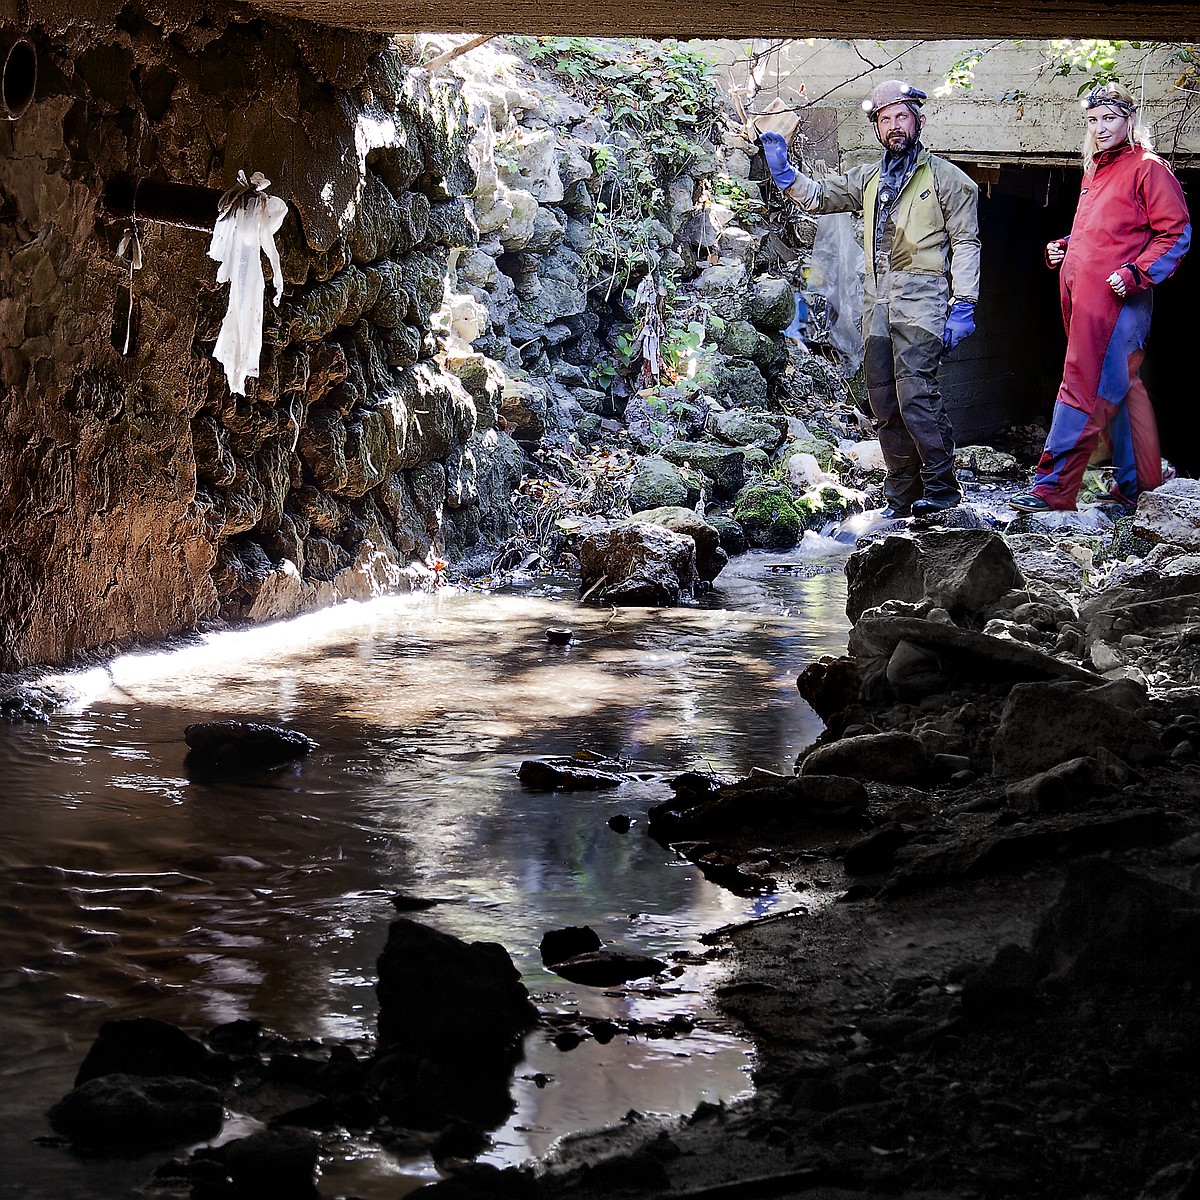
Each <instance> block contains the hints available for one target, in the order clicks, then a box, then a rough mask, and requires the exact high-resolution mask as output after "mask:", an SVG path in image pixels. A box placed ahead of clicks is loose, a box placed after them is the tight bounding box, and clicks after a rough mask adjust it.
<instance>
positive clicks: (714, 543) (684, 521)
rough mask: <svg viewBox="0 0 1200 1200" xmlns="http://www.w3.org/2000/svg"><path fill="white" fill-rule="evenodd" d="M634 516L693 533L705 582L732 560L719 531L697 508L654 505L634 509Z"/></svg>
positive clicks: (641, 521)
mask: <svg viewBox="0 0 1200 1200" xmlns="http://www.w3.org/2000/svg"><path fill="white" fill-rule="evenodd" d="M631 519H632V520H633V521H635V522H639V523H644V524H647V525H660V526H662V528H663V529H670V530H671V531H672V532H673V533H681V534H683V535H684V536H686V537H690V538H691V539H692V541H693V542H695V543H696V573H697V574H698V575H699V576H700V578H701V579H702V580H704V581H706V582H711V581H712V580H713V579H716V577H717V576H718V575H719V574H720V573H721V571H722V570H723V569H724V567H725V566H726V564H727V563H728V562H729V555H728V554H726V553H725V551H724V550H722V549H721V536H720V534H719V533H718V532H717V531H716V530H715V529H714V528H713V527H712V526H711V525H709V524H708V523H707V522H706V521H705V520H704V518H703V517H702V516H700V514H699V513H697V512H696V511H695V510H694V509H690V508H679V507H666V508H651V509H647V510H645V511H644V512H638V513H634V514H633V517H632V518H631Z"/></svg>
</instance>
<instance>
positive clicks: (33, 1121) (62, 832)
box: [0, 543, 848, 1200]
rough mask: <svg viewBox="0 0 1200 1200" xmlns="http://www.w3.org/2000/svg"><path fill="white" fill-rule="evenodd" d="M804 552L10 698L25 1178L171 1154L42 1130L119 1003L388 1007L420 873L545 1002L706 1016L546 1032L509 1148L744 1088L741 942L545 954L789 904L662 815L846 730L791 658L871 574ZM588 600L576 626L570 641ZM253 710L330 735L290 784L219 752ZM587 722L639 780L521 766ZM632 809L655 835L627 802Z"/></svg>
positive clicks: (97, 677) (204, 642) (26, 1184)
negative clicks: (718, 985)
mask: <svg viewBox="0 0 1200 1200" xmlns="http://www.w3.org/2000/svg"><path fill="white" fill-rule="evenodd" d="M845 549H848V548H842V547H837V546H835V545H834V544H832V543H825V545H824V547H823V548H822V552H824V553H833V554H835V555H837V554H841V553H843V552H844V550H845ZM802 557H803V556H802V555H798V554H791V555H787V556H784V555H780V554H766V553H757V554H752V555H747V556H743V557H742V558H741V559H738V560H735V563H734V564H733V565H732V566H731V568H729V569H727V571H726V573H725V574H724V575H723V576H722V577H721V578H720V579H719V580H718V587H717V588H716V589H715V590H714V592H713V593H711V594H710V596H709V597H707V598H706V605H707V607H702V608H701V607H696V608H679V609H670V610H620V611H615V612H614V611H611V610H607V609H583V608H579V607H577V606H576V605H574V604H572V603H570V602H568V601H566V600H564V599H562V598H556V597H555V595H554V594H553V589H550V594H548V595H547V594H543V595H533V594H531V593H530V592H524V593H521V594H491V595H478V594H454V593H448V592H447V593H443V594H440V595H436V596H411V597H398V598H394V599H388V600H381V601H377V602H374V603H372V604H368V605H344V606H341V607H339V608H337V609H334V610H331V611H329V612H325V613H320V614H315V615H313V616H310V617H305V618H300V619H298V620H295V621H291V622H287V623H282V624H279V625H275V626H270V627H266V628H257V629H253V630H249V631H245V632H234V633H223V634H219V635H213V636H211V637H206V638H203V639H199V640H197V641H195V642H193V643H190V644H187V645H184V646H182V647H178V648H174V649H171V650H169V651H165V652H159V653H148V654H140V655H128V656H125V657H123V658H121V659H117V660H115V661H114V662H112V663H111V664H110V665H109V666H108V667H107V668H105V669H103V670H97V671H92V672H89V673H84V674H75V675H71V676H69V677H66V678H65V679H63V680H60V683H62V684H63V685H64V686H68V687H69V688H71V689H72V690H73V692H74V693H75V695H76V696H77V699H76V701H75V703H73V704H72V705H71V707H70V708H69V709H68V710H67V711H63V712H60V713H58V714H56V715H55V717H54V718H53V720H52V721H51V723H50V724H49V725H40V726H39V725H22V726H13V727H7V728H5V727H0V772H2V775H0V778H2V779H3V784H2V789H3V791H2V796H0V906H2V909H3V920H2V921H0V946H2V948H3V955H2V958H0V1018H2V1024H3V1030H4V1036H3V1040H2V1042H0V1079H2V1080H3V1086H2V1088H0V1122H2V1124H0V1160H2V1161H3V1162H4V1164H5V1166H4V1169H3V1171H2V1172H0V1197H14V1198H16V1197H20V1200H100V1198H109V1197H116V1196H122V1197H123V1196H126V1195H129V1194H131V1193H132V1192H133V1190H134V1189H135V1188H136V1187H137V1186H139V1185H140V1184H141V1183H143V1182H144V1181H145V1179H146V1178H147V1176H148V1175H149V1173H150V1171H151V1170H152V1169H153V1167H154V1166H155V1165H156V1164H157V1163H159V1162H162V1161H164V1160H165V1159H166V1158H168V1157H170V1154H169V1153H168V1152H160V1153H157V1154H153V1155H150V1156H148V1157H147V1158H144V1159H138V1160H128V1159H115V1160H114V1159H100V1158H95V1159H87V1158H84V1157H81V1156H79V1155H77V1154H75V1153H74V1152H72V1151H71V1150H70V1149H67V1148H64V1147H62V1146H59V1145H43V1144H39V1143H38V1142H37V1141H36V1139H38V1138H39V1137H44V1136H45V1135H47V1134H48V1133H49V1132H50V1130H49V1127H48V1125H47V1124H46V1121H45V1117H44V1113H45V1110H46V1109H47V1108H48V1107H49V1106H50V1105H51V1104H52V1103H53V1102H54V1101H56V1100H57V1099H58V1098H59V1097H61V1096H62V1095H63V1094H65V1093H66V1092H67V1091H68V1090H69V1089H70V1087H71V1083H72V1079H73V1077H74V1073H75V1071H76V1069H77V1067H78V1065H79V1063H80V1061H81V1060H82V1058H83V1055H84V1054H85V1053H86V1051H87V1048H88V1046H89V1045H90V1044H91V1042H92V1040H93V1038H94V1037H95V1034H96V1031H97V1029H98V1028H99V1026H100V1024H101V1023H102V1022H103V1021H105V1020H108V1019H111V1018H117V1017H131V1016H154V1017H159V1018H161V1019H164V1020H167V1021H171V1022H174V1023H176V1024H179V1025H181V1026H183V1027H185V1028H187V1029H189V1030H192V1031H195V1032H203V1031H204V1030H207V1029H209V1028H211V1027H212V1026H213V1025H216V1024H218V1023H220V1022H224V1021H229V1020H233V1019H236V1018H239V1017H253V1018H257V1019H259V1020H261V1021H263V1022H264V1024H266V1025H267V1026H269V1027H270V1028H272V1029H275V1030H278V1031H279V1032H281V1033H284V1034H286V1035H288V1036H292V1037H314V1038H328V1039H353V1038H360V1037H366V1036H369V1035H370V1034H371V1033H372V1032H373V1028H374V1017H375V1000H374V991H373V985H374V977H375V966H374V964H375V960H376V957H377V956H378V954H379V952H380V950H381V949H382V947H383V944H384V941H385V940H386V936H387V927H388V922H389V920H390V919H392V918H393V917H394V916H395V912H394V910H393V908H392V905H391V903H390V896H391V895H393V894H394V893H397V892H403V893H406V894H410V895H417V896H422V897H431V898H432V897H436V898H439V899H441V900H442V901H443V903H440V904H438V905H437V906H436V907H435V908H433V909H430V910H428V911H427V912H425V913H421V914H420V919H421V920H425V921H428V923H430V924H432V925H434V926H436V927H437V928H439V929H443V930H445V931H447V932H449V933H453V934H456V935H458V936H460V937H464V938H468V939H471V940H477V939H478V940H487V941H497V942H500V943H502V944H503V945H504V946H506V947H507V948H508V950H509V952H510V953H511V954H512V956H513V959H514V961H515V962H516V963H517V965H518V967H519V968H520V970H521V971H522V973H523V976H524V978H525V981H526V984H527V986H528V987H529V988H530V991H531V992H532V993H533V995H534V998H535V1000H536V1002H537V1004H538V1006H539V1008H541V1009H542V1010H543V1011H544V1012H550V1013H552V1012H581V1013H584V1014H586V1015H589V1016H597V1017H600V1016H610V1017H619V1018H625V1019H628V1018H630V1017H633V1016H637V1017H641V1018H644V1019H652V1018H656V1017H657V1018H665V1017H667V1016H670V1015H671V1014H674V1013H680V1012H682V1013H687V1014H689V1015H691V1016H693V1017H694V1018H697V1019H698V1025H697V1029H696V1031H695V1032H694V1033H693V1034H691V1035H689V1036H686V1037H678V1038H675V1039H671V1040H649V1041H644V1040H639V1039H632V1038H625V1037H618V1038H616V1039H614V1040H613V1041H612V1042H610V1043H609V1044H608V1045H606V1046H601V1045H599V1044H598V1043H596V1042H585V1043H584V1044H583V1045H581V1046H580V1047H579V1048H577V1049H576V1050H573V1051H571V1052H570V1053H564V1052H563V1051H560V1050H558V1049H556V1048H555V1046H554V1045H553V1044H552V1042H551V1041H550V1040H549V1037H548V1035H547V1033H546V1031H545V1030H535V1031H534V1032H533V1033H531V1034H530V1035H529V1037H528V1039H527V1041H526V1060H525V1062H524V1063H522V1064H521V1065H520V1066H518V1068H517V1070H516V1077H515V1080H514V1086H513V1097H514V1101H515V1103H516V1111H515V1113H514V1115H513V1117H512V1119H511V1120H510V1121H509V1123H508V1124H507V1125H506V1126H505V1127H503V1128H502V1129H500V1130H497V1131H495V1133H494V1135H493V1139H494V1145H493V1148H492V1150H491V1151H489V1152H488V1153H487V1154H486V1155H485V1156H484V1158H485V1159H487V1160H489V1161H493V1162H498V1163H503V1162H520V1161H523V1160H524V1159H526V1158H528V1157H530V1156H532V1155H535V1154H539V1153H541V1152H543V1151H544V1150H545V1149H546V1148H547V1146H549V1145H550V1143H551V1142H552V1141H553V1139H554V1138H556V1137H558V1136H561V1135H562V1134H564V1133H566V1132H569V1131H571V1130H574V1129H579V1128H583V1127H588V1126H594V1125H599V1124H603V1123H607V1122H610V1121H613V1120H616V1119H618V1118H620V1117H621V1116H622V1115H623V1114H624V1113H625V1112H627V1111H628V1110H629V1109H631V1108H636V1109H638V1110H640V1111H642V1112H665V1113H670V1112H688V1111H691V1109H693V1108H694V1107H695V1105H696V1104H697V1102H699V1101H700V1100H702V1099H708V1100H719V1099H728V1098H731V1097H733V1096H735V1095H737V1094H739V1093H741V1092H744V1091H745V1090H746V1089H747V1088H748V1086H749V1082H748V1073H747V1072H748V1064H749V1058H748V1047H747V1044H746V1043H745V1042H744V1040H742V1039H741V1038H739V1037H738V1036H737V1033H736V1031H734V1030H733V1029H730V1028H726V1027H724V1026H723V1025H722V1023H721V1022H720V1020H719V1019H718V1018H717V1017H716V1016H715V1015H714V1014H713V1013H712V1011H711V1009H710V1008H709V1007H708V1004H707V1002H706V992H707V989H709V988H710V987H711V986H712V984H713V982H714V981H715V980H716V979H717V978H718V972H719V969H720V968H719V965H715V966H707V967H700V966H695V967H692V966H689V967H687V968H686V969H685V970H684V971H683V972H682V974H680V975H679V976H678V978H676V979H675V980H674V981H673V982H672V983H671V985H670V986H669V987H666V988H660V989H658V990H655V989H650V988H646V987H639V986H636V985H634V986H631V987H630V988H628V989H627V990H626V992H625V994H624V995H622V994H611V995H610V994H605V993H602V992H601V991H600V990H599V989H591V988H584V987H576V986H574V985H571V984H568V983H567V982H566V981H564V980H562V979H560V978H558V977H557V976H554V975H552V974H550V973H549V972H547V971H546V970H545V969H544V968H543V967H542V965H541V962H540V959H539V956H538V942H539V941H540V939H541V936H542V934H543V933H544V932H545V931H547V930H549V929H555V928H558V927H561V926H564V925H570V924H590V925H592V926H593V927H594V928H595V929H596V930H597V932H599V933H600V935H601V937H602V938H604V940H605V941H606V943H608V944H610V945H612V946H613V947H614V948H619V949H628V950H631V951H636V952H644V953H650V954H654V955H658V956H660V957H661V956H667V955H670V954H671V953H672V952H675V951H679V950H687V949H699V948H700V947H699V943H698V941H697V939H698V937H699V935H700V934H702V933H703V932H705V931H706V930H709V929H712V928H714V927H715V926H719V925H721V924H724V923H726V922H730V921H736V920H742V919H745V918H747V917H749V916H752V915H755V914H757V913H761V912H764V911H769V910H770V909H771V907H772V906H775V905H786V904H788V903H790V902H794V899H795V898H794V897H781V896H777V895H765V896H759V897H749V898H747V897H739V896H735V895H733V894H731V893H729V892H727V891H725V890H723V889H721V888H719V887H716V886H715V885H713V884H710V883H708V882H707V881H706V880H704V879H703V878H702V877H701V875H700V874H699V872H698V871H697V870H696V868H694V867H693V866H692V865H691V864H689V863H686V862H683V861H681V860H679V859H677V858H675V857H674V856H673V855H672V854H671V853H670V852H669V851H667V850H665V849H663V848H662V847H661V846H659V845H657V844H656V843H655V842H653V841H652V840H651V839H649V838H648V837H646V835H645V827H646V822H645V812H646V809H647V808H648V807H649V806H650V805H651V804H653V803H656V802H658V801H659V800H661V799H664V798H666V797H667V796H668V795H669V790H668V789H667V787H666V785H665V783H664V780H665V779H667V778H669V777H670V776H671V774H672V773H675V772H678V771H679V770H681V769H684V768H699V769H706V768H707V769H712V770H715V771H719V772H728V773H731V774H744V773H745V772H747V771H748V770H749V769H750V768H752V767H764V768H768V769H774V770H783V771H788V770H790V769H791V767H792V765H793V763H794V761H795V757H796V754H797V752H798V751H799V750H800V749H801V748H802V747H804V746H805V745H807V744H808V743H809V742H811V741H812V739H813V738H814V737H815V736H816V735H817V734H818V733H819V731H820V723H819V721H818V719H817V718H816V716H815V715H814V714H813V713H812V712H811V710H809V709H808V707H807V706H806V705H805V704H804V703H803V701H801V700H800V698H799V696H798V694H797V692H796V687H795V677H796V674H797V672H798V671H799V670H800V669H801V668H803V666H804V665H806V664H807V663H809V662H811V661H813V660H814V659H816V658H817V657H819V656H820V655H821V654H825V653H839V652H841V650H842V649H843V647H844V644H845V634H846V628H847V623H846V620H845V616H844V613H843V604H844V589H845V585H844V581H843V577H842V574H841V572H840V570H836V569H835V570H834V572H833V573H832V574H816V575H810V574H805V573H802V572H798V571H795V570H792V569H790V568H791V567H793V566H795V565H796V564H797V563H799V562H800V561H801V558H802ZM563 625H566V626H569V627H570V628H572V629H573V631H574V640H573V641H572V642H571V643H570V644H569V645H568V646H565V647H559V646H552V645H549V644H548V643H547V639H546V634H545V631H546V628H547V627H549V626H563ZM233 718H236V719H254V718H257V719H262V720H269V721H273V722H276V723H286V724H289V725H291V726H293V727H295V728H298V729H301V730H303V731H304V732H306V733H308V734H309V735H310V736H312V737H313V738H315V739H316V740H317V741H318V742H319V744H320V745H319V749H318V750H317V751H316V752H315V753H314V754H313V755H312V756H311V757H310V758H309V759H307V760H306V761H305V762H304V763H303V765H302V766H300V767H298V768H297V769H295V770H290V771H286V772H284V773H283V774H282V775H280V776H279V777H278V778H277V779H276V780H275V781H274V782H273V784H272V785H271V786H269V787H261V786H260V787H250V786H240V785H236V784H222V785H212V784H202V783H198V782H192V781H190V780H189V778H188V775H187V772H186V770H185V766H184V756H185V753H186V746H185V744H184V741H183V729H184V726H185V725H187V724H188V723H189V722H192V721H201V720H215V719H233ZM580 749H587V750H591V751H594V752H597V753H600V754H603V755H606V756H610V757H613V758H619V759H621V760H622V761H624V762H626V763H628V764H630V769H631V770H633V771H636V773H637V775H638V778H637V779H635V780H634V781H632V782H630V783H627V784H625V785H623V786H622V787H621V788H619V789H617V790H616V791H610V792H594V793H572V794H546V793H537V792H530V791H527V790H525V789H524V788H523V787H522V786H521V784H520V783H519V782H518V780H517V768H518V766H519V764H520V762H521V761H522V760H523V759H526V758H531V757H537V756H543V755H565V754H571V753H574V752H576V751H578V750H580ZM618 813H621V814H626V815H628V816H631V817H633V818H635V822H636V823H635V824H634V825H633V827H632V829H631V830H630V831H629V832H628V833H625V834H620V833H617V832H614V831H613V830H612V829H610V828H609V827H608V825H607V824H606V822H607V819H608V818H609V817H610V816H613V815H615V814H618ZM539 1075H541V1076H543V1077H544V1078H541V1079H536V1078H535V1077H537V1076H539ZM538 1084H541V1085H542V1086H538ZM246 1127H247V1126H246V1122H239V1121H236V1120H235V1121H234V1122H232V1123H231V1124H230V1125H229V1126H228V1128H227V1134H226V1136H230V1135H231V1134H234V1133H243V1132H245V1131H246ZM434 1175H435V1172H434V1170H433V1168H432V1166H431V1165H430V1164H429V1162H428V1161H427V1160H425V1161H408V1162H399V1161H395V1160H393V1159H391V1158H389V1157H388V1156H387V1155H385V1154H382V1153H380V1152H379V1151H378V1149H377V1148H375V1147H371V1146H359V1145H356V1144H354V1143H353V1142H350V1141H348V1142H347V1143H346V1145H345V1147H344V1153H343V1154H342V1155H341V1156H340V1157H339V1158H338V1159H337V1160H335V1161H334V1162H331V1163H329V1164H328V1165H327V1166H326V1167H325V1170H324V1174H323V1179H322V1183H321V1190H322V1193H323V1194H324V1195H326V1196H330V1197H333V1196H337V1195H344V1194H354V1195H357V1196H361V1197H364V1198H365V1200H374V1198H375V1197H380V1198H382V1197H384V1196H388V1197H395V1196H398V1195H403V1194H404V1193H405V1191H406V1190H411V1188H412V1187H415V1186H417V1185H418V1184H419V1183H420V1182H421V1181H422V1180H425V1179H429V1178H432V1177H434Z"/></svg>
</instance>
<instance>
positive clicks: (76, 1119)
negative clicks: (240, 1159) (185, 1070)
mask: <svg viewBox="0 0 1200 1200" xmlns="http://www.w3.org/2000/svg"><path fill="white" fill-rule="evenodd" d="M47 1117H48V1118H49V1121H50V1125H51V1127H52V1128H53V1129H54V1131H55V1132H56V1133H59V1134H61V1135H62V1136H63V1137H65V1138H68V1139H69V1140H70V1141H72V1142H74V1143H75V1144H76V1145H79V1146H85V1147H87V1148H88V1149H91V1150H96V1151H101V1150H103V1151H107V1152H109V1153H115V1154H120V1153H123V1152H125V1151H126V1150H128V1149H135V1148H140V1147H146V1146H165V1145H171V1144H173V1143H176V1142H195V1141H201V1140H202V1139H204V1138H208V1137H213V1136H214V1135H215V1134H216V1133H218V1132H219V1131H220V1129H221V1125H222V1123H223V1122H224V1119H225V1115H224V1106H223V1104H222V1100H221V1093H220V1092H219V1091H217V1089H216V1088H214V1087H212V1086H210V1085H209V1084H206V1083H201V1082H199V1081H198V1080H195V1079H183V1078H179V1077H176V1076H169V1075H164V1076H158V1077H155V1078H149V1077H146V1076H139V1075H104V1076H102V1077H100V1078H97V1079H90V1080H88V1082H87V1083H84V1084H82V1085H80V1086H79V1087H77V1088H75V1089H74V1090H73V1091H72V1092H69V1093H68V1094H67V1095H66V1096H64V1097H63V1099H61V1100H60V1101H59V1102H58V1103H57V1104H56V1105H54V1107H53V1108H51V1109H50V1111H49V1113H48V1114H47Z"/></svg>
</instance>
